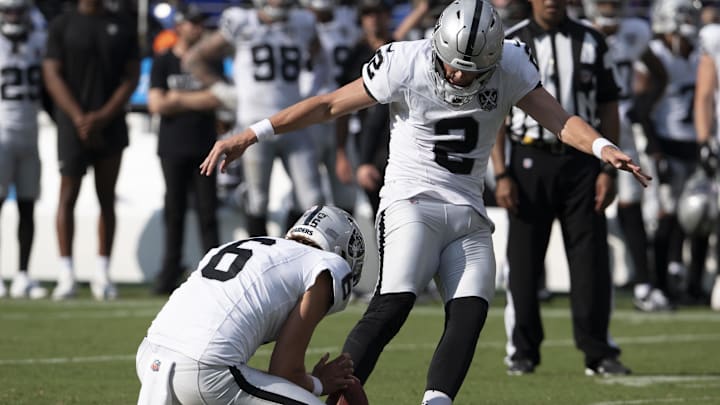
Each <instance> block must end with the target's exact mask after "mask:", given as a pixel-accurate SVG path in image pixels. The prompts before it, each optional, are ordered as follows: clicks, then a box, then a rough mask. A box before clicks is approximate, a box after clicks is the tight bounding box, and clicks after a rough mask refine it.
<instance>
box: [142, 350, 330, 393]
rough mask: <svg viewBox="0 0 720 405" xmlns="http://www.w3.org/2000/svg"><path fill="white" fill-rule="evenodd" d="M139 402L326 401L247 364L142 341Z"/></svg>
mask: <svg viewBox="0 0 720 405" xmlns="http://www.w3.org/2000/svg"><path fill="white" fill-rule="evenodd" d="M135 365H136V368H137V375H138V377H139V378H140V383H141V384H142V387H141V388H140V395H139V397H138V405H176V404H182V405H194V404H197V405H213V404H218V405H220V404H224V405H230V404H232V405H267V404H275V403H277V404H298V405H303V404H307V405H324V403H323V402H322V401H321V400H320V399H319V398H318V397H316V396H315V395H313V394H312V393H311V392H309V391H307V390H305V389H304V388H302V387H300V386H298V385H295V384H293V383H291V382H290V381H288V380H286V379H284V378H280V377H277V376H273V375H270V374H267V373H264V372H262V371H259V370H256V369H254V368H251V367H249V366H247V365H244V364H243V365H240V366H237V367H232V368H231V367H228V366H219V365H209V364H204V363H199V362H197V361H196V360H193V359H191V358H189V357H187V356H185V355H183V354H180V353H178V352H175V351H173V350H170V349H167V348H165V347H163V346H159V345H155V344H152V343H150V342H148V341H147V339H143V341H142V343H141V344H140V347H139V348H138V353H137V358H136V363H135Z"/></svg>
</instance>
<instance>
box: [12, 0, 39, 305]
mask: <svg viewBox="0 0 720 405" xmlns="http://www.w3.org/2000/svg"><path fill="white" fill-rule="evenodd" d="M30 13H31V3H30V1H29V0H14V1H9V0H1V1H0V69H1V70H2V79H3V84H2V91H1V92H0V207H2V205H3V203H4V201H5V199H6V198H7V197H8V194H9V189H10V185H11V184H13V185H14V186H15V196H16V202H17V207H18V213H19V215H18V216H19V217H20V220H19V224H18V230H17V237H18V242H19V245H20V255H19V257H20V266H19V267H20V268H19V272H18V273H17V274H16V275H15V277H14V278H13V281H12V284H11V286H10V296H11V297H12V298H26V297H29V298H33V299H35V298H43V297H45V295H47V291H46V290H45V289H44V288H42V287H40V286H39V285H38V284H37V282H35V281H34V280H31V279H30V278H29V276H28V262H29V261H30V251H31V248H32V243H33V237H34V233H35V220H34V218H33V211H34V207H35V200H36V199H37V198H38V196H39V194H40V156H39V154H38V122H37V115H38V112H39V110H40V108H39V102H40V98H41V91H42V90H41V74H40V63H41V62H42V61H41V58H42V54H43V53H44V52H45V40H46V39H45V31H44V30H43V29H42V27H38V26H37V25H36V24H34V23H33V22H32V20H31V18H32V17H31V14H30ZM5 294H6V290H5V286H4V285H3V283H2V280H1V279H0V297H2V296H4V295H5Z"/></svg>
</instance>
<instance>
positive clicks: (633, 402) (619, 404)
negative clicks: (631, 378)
mask: <svg viewBox="0 0 720 405" xmlns="http://www.w3.org/2000/svg"><path fill="white" fill-rule="evenodd" d="M717 399H718V397H699V398H651V399H629V400H620V401H603V402H592V403H591V404H590V405H639V404H658V403H673V402H685V403H693V404H694V403H696V402H698V401H701V402H715V401H716V400H717Z"/></svg>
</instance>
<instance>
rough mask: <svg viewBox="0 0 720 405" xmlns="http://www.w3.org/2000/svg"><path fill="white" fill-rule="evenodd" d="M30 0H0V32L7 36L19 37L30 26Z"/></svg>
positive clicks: (28, 29) (25, 32)
mask: <svg viewBox="0 0 720 405" xmlns="http://www.w3.org/2000/svg"><path fill="white" fill-rule="evenodd" d="M30 7H32V2H31V1H30V0H0V33H2V34H3V35H5V36H6V37H8V38H11V39H15V38H20V37H22V36H23V35H25V34H27V32H28V31H30V28H31V27H32V22H31V21H30Z"/></svg>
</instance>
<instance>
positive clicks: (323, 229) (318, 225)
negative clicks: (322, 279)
mask: <svg viewBox="0 0 720 405" xmlns="http://www.w3.org/2000/svg"><path fill="white" fill-rule="evenodd" d="M285 237H286V238H287V239H293V240H299V241H301V242H309V243H310V244H312V245H314V246H316V247H319V248H320V249H322V250H325V251H327V252H333V253H337V254H338V255H340V256H341V257H342V258H343V259H345V261H347V263H348V264H349V265H350V270H351V271H352V283H353V286H355V285H357V283H358V281H360V275H361V274H362V268H363V263H364V261H365V239H364V238H363V234H362V232H361V231H360V227H358V224H357V222H355V219H354V218H353V217H352V215H350V214H348V213H347V212H345V211H344V210H342V209H340V208H337V207H332V206H328V205H316V206H314V207H312V208H310V209H309V210H307V211H305V213H304V214H303V215H302V216H301V217H300V219H298V221H297V222H295V225H293V226H292V227H290V229H289V230H288V231H287V234H286V235H285Z"/></svg>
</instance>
